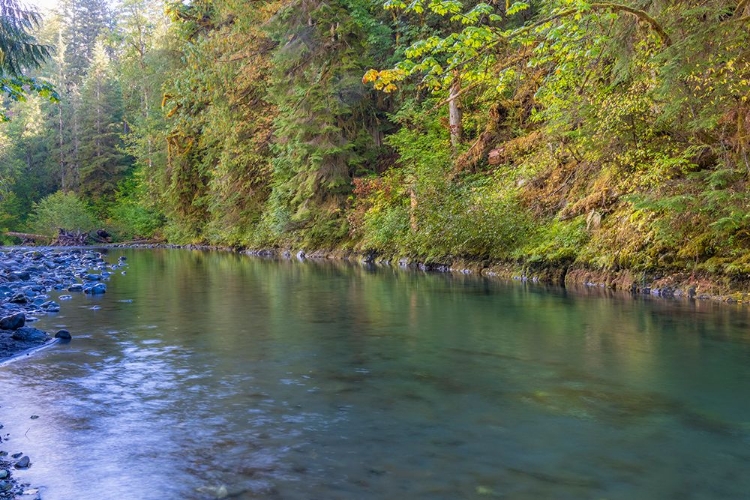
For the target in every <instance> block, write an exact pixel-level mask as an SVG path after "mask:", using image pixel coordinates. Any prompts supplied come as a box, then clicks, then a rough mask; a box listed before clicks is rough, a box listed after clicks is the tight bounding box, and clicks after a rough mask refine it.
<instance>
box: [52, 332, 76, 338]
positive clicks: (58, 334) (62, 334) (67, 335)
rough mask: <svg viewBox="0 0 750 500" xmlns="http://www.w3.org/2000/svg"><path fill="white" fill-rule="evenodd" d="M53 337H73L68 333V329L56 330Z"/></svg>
mask: <svg viewBox="0 0 750 500" xmlns="http://www.w3.org/2000/svg"><path fill="white" fill-rule="evenodd" d="M55 338H56V339H61V340H70V339H72V338H73V336H72V335H71V334H70V332H69V331H68V330H58V331H57V333H56V334H55Z"/></svg>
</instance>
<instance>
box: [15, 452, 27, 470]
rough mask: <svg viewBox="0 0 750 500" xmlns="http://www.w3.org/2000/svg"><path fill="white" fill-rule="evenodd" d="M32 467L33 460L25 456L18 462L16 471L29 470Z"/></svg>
mask: <svg viewBox="0 0 750 500" xmlns="http://www.w3.org/2000/svg"><path fill="white" fill-rule="evenodd" d="M30 465H31V459H30V458H29V457H28V456H26V455H24V456H23V457H21V459H20V460H19V461H18V462H16V469H28V468H29V466H30Z"/></svg>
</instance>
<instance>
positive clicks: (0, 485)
mask: <svg viewBox="0 0 750 500" xmlns="http://www.w3.org/2000/svg"><path fill="white" fill-rule="evenodd" d="M11 488H13V483H11V482H10V481H5V480H2V481H0V491H3V492H5V491H8V490H10V489H11Z"/></svg>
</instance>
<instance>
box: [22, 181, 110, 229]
mask: <svg viewBox="0 0 750 500" xmlns="http://www.w3.org/2000/svg"><path fill="white" fill-rule="evenodd" d="M30 221H31V228H32V230H33V231H34V232H37V233H40V234H45V235H48V236H51V237H54V236H55V235H56V234H57V233H58V228H63V229H66V230H68V231H81V232H89V231H91V230H93V229H96V228H97V227H100V226H101V221H99V220H98V219H97V218H96V217H95V216H94V213H93V211H92V210H91V208H89V206H88V205H86V203H84V202H83V201H81V200H80V199H79V198H78V197H77V196H76V195H75V194H73V193H65V192H62V191H58V192H56V193H54V194H51V195H49V196H47V197H46V198H43V199H42V200H41V201H40V202H39V203H35V204H34V208H33V211H32V214H31V217H30Z"/></svg>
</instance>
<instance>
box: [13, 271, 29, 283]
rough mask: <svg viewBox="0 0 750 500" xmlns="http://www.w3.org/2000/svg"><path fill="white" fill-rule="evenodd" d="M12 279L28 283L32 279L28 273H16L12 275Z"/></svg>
mask: <svg viewBox="0 0 750 500" xmlns="http://www.w3.org/2000/svg"><path fill="white" fill-rule="evenodd" d="M10 275H11V277H12V278H11V279H15V280H17V281H28V280H30V279H31V274H29V273H28V271H14V272H12V273H10Z"/></svg>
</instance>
